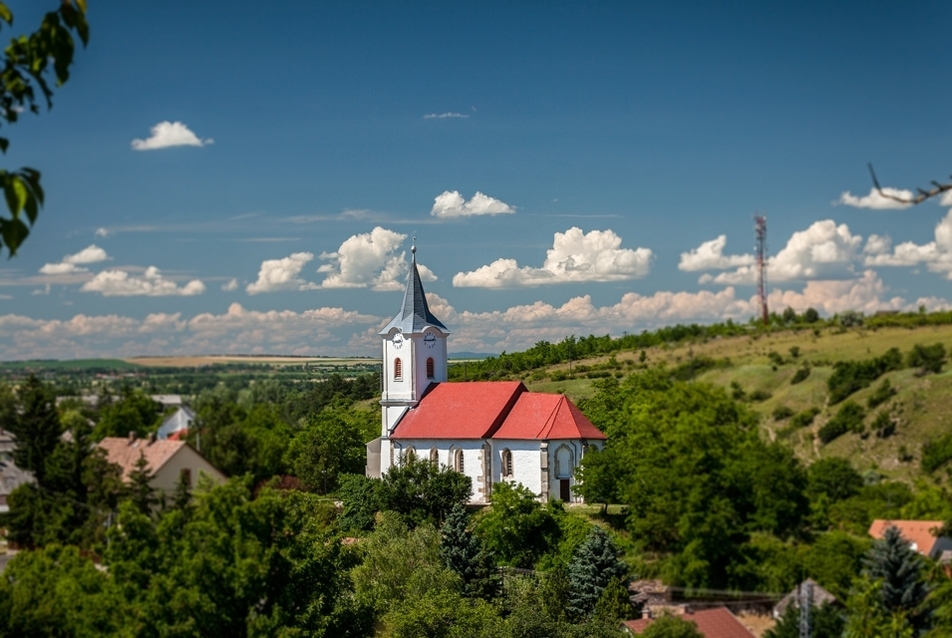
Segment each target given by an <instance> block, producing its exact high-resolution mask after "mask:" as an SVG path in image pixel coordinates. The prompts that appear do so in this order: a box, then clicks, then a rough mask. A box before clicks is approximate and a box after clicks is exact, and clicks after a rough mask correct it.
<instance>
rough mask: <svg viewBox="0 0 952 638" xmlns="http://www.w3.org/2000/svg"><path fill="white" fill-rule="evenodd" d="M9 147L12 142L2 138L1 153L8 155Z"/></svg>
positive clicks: (0, 139)
mask: <svg viewBox="0 0 952 638" xmlns="http://www.w3.org/2000/svg"><path fill="white" fill-rule="evenodd" d="M9 146H10V140H8V139H7V138H5V137H0V152H3V153H6V152H7V148H8V147H9Z"/></svg>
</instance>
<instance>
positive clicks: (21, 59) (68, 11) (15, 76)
mask: <svg viewBox="0 0 952 638" xmlns="http://www.w3.org/2000/svg"><path fill="white" fill-rule="evenodd" d="M0 20H2V22H5V23H6V24H7V25H12V24H13V13H12V12H11V11H10V9H9V8H8V7H7V5H6V4H5V3H0ZM73 34H75V35H77V36H78V37H79V39H80V41H82V43H83V46H85V45H86V44H87V42H88V41H89V25H88V24H87V22H86V0H75V1H74V0H60V6H59V9H57V10H55V11H50V12H49V13H47V14H46V15H45V16H44V17H43V21H42V22H41V23H40V27H39V29H38V30H37V31H36V32H34V33H32V34H30V35H29V36H27V35H21V36H19V37H18V38H14V39H13V40H11V42H10V44H9V45H8V46H7V48H6V50H5V51H4V60H3V71H2V73H0V120H2V121H3V122H5V123H6V124H13V123H15V122H16V121H17V119H19V115H20V113H21V112H22V111H23V110H29V111H30V112H31V113H39V112H40V107H39V106H38V102H39V101H40V99H41V98H42V99H43V100H44V101H45V102H46V107H47V109H49V108H52V106H53V101H52V98H53V89H52V88H51V87H50V71H52V76H53V78H55V82H56V86H61V85H62V84H63V83H65V82H66V81H67V80H68V79H69V68H70V66H71V65H72V63H73V53H74V49H75V43H74V41H73ZM38 94H39V95H38ZM9 145H10V141H9V140H8V139H7V138H5V137H0V151H2V152H4V153H5V152H6V151H7V147H8V146H9ZM0 187H2V188H3V194H4V196H5V198H6V202H7V208H8V209H9V211H10V217H2V216H0V251H2V249H3V247H4V245H6V249H7V251H9V253H10V256H11V257H12V256H13V255H15V254H16V252H17V249H18V248H19V247H20V244H22V243H23V240H25V239H26V237H27V235H28V234H29V233H30V226H32V225H33V224H34V223H35V222H36V217H37V215H38V214H39V209H40V207H42V205H43V200H44V195H43V189H42V187H41V186H40V172H39V171H37V170H36V169H33V168H21V169H20V170H18V171H7V170H0ZM27 224H29V226H28V225H27Z"/></svg>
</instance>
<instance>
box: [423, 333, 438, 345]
mask: <svg viewBox="0 0 952 638" xmlns="http://www.w3.org/2000/svg"><path fill="white" fill-rule="evenodd" d="M423 343H425V344H426V347H427V348H432V347H433V346H435V345H436V335H434V334H433V333H432V332H428V333H426V334H425V335H423Z"/></svg>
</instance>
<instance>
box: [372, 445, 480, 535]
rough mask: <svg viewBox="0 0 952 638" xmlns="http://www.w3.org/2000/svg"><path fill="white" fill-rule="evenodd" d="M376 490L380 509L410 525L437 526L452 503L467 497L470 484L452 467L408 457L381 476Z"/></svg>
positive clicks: (468, 480)
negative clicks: (390, 512) (427, 523)
mask: <svg viewBox="0 0 952 638" xmlns="http://www.w3.org/2000/svg"><path fill="white" fill-rule="evenodd" d="M379 490H380V491H379V497H380V507H381V508H382V509H385V510H392V511H394V512H398V513H399V514H401V515H402V516H403V517H404V520H406V521H408V522H409V523H411V524H412V525H419V524H421V523H424V522H429V523H433V524H436V525H440V524H442V523H443V521H444V520H445V519H446V517H447V516H448V515H449V513H450V511H451V510H452V509H453V507H454V506H455V505H457V504H458V503H465V502H466V501H468V500H469V497H470V495H472V493H473V485H472V480H470V478H469V477H468V476H465V475H463V474H460V473H459V472H457V471H455V470H452V469H450V468H448V467H442V468H440V467H437V466H436V465H435V464H433V463H430V462H429V461H427V460H423V459H416V458H412V457H411V458H410V459H408V460H406V461H405V462H404V463H403V465H399V466H393V467H391V468H390V469H389V470H388V471H387V473H386V474H384V475H383V478H382V480H381V483H380V487H379Z"/></svg>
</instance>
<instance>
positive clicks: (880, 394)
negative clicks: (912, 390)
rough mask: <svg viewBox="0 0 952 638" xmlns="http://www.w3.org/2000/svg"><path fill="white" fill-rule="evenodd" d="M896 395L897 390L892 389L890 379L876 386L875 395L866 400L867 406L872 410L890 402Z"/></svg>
mask: <svg viewBox="0 0 952 638" xmlns="http://www.w3.org/2000/svg"><path fill="white" fill-rule="evenodd" d="M895 394H896V388H894V387H892V385H891V384H890V383H889V379H883V382H882V383H880V384H879V385H878V386H876V389H875V390H873V393H872V394H871V395H869V398H868V399H866V405H867V406H868V407H869V409H870V410H872V409H873V408H875V407H877V406H879V405H881V404H883V403H885V402H886V401H889V399H891V398H892V397H893V396H895Z"/></svg>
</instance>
